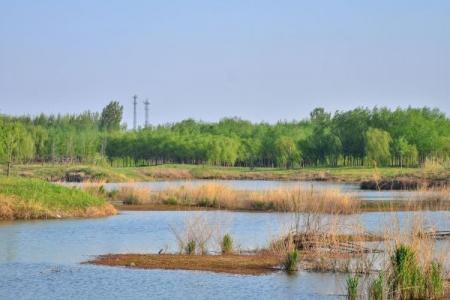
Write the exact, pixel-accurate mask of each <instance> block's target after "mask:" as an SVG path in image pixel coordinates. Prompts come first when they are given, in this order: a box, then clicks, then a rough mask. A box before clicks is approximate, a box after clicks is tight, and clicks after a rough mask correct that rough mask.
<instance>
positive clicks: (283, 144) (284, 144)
mask: <svg viewBox="0 0 450 300" xmlns="http://www.w3.org/2000/svg"><path fill="white" fill-rule="evenodd" d="M275 160H276V163H277V165H278V166H280V167H284V168H288V169H289V168H291V167H293V166H294V164H295V163H297V162H298V161H299V160H300V152H299V150H298V149H297V146H296V144H295V142H294V141H293V140H292V139H291V138H289V137H279V138H278V139H277V140H276V141H275Z"/></svg>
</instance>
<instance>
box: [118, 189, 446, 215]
mask: <svg viewBox="0 0 450 300" xmlns="http://www.w3.org/2000/svg"><path fill="white" fill-rule="evenodd" d="M449 195H450V189H449V188H442V189H439V190H438V189H434V190H432V191H431V192H430V191H424V190H421V191H418V192H416V193H415V196H413V198H412V199H411V200H406V199H405V200H384V201H383V200H371V201H360V200H359V199H358V198H356V197H355V196H354V195H353V194H351V193H346V192H342V191H340V190H338V189H315V190H314V189H310V188H278V189H271V190H265V191H244V190H236V189H233V188H231V187H228V186H226V185H222V184H215V183H208V184H204V185H201V186H190V185H186V186H181V187H169V188H166V189H164V190H161V191H155V192H151V191H150V190H149V189H146V188H139V187H132V186H129V187H126V188H121V189H120V190H119V192H118V193H117V194H116V195H115V196H114V198H113V199H114V200H118V201H123V203H124V204H125V205H124V206H118V208H119V209H124V210H179V209H183V210H189V209H192V208H201V209H225V210H244V211H277V212H299V211H302V212H310V211H314V212H322V213H340V214H352V213H359V212H370V211H418V210H450V201H449Z"/></svg>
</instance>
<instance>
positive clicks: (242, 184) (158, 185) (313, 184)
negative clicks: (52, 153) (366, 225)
mask: <svg viewBox="0 0 450 300" xmlns="http://www.w3.org/2000/svg"><path fill="white" fill-rule="evenodd" d="M208 183H217V184H223V185H226V186H229V187H232V188H234V189H238V190H252V191H261V190H269V189H276V188H294V187H301V188H306V189H338V190H341V191H343V192H348V193H353V194H355V195H356V196H358V197H359V198H360V199H361V200H394V199H395V200H405V199H412V198H414V195H415V194H416V192H414V191H373V190H361V189H360V188H359V184H354V183H337V182H327V181H277V180H213V179H211V180H210V179H195V180H166V181H148V182H133V183H106V184H105V188H106V189H107V190H114V189H118V188H120V187H125V186H135V187H144V188H149V189H150V190H152V191H159V190H163V189H166V188H169V187H180V186H200V185H203V184H208ZM65 184H66V185H69V186H80V185H82V183H65Z"/></svg>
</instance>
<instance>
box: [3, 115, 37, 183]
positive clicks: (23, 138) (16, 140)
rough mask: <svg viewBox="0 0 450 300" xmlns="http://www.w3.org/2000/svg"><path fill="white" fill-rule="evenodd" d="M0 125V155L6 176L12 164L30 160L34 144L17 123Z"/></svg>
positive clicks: (22, 127)
mask: <svg viewBox="0 0 450 300" xmlns="http://www.w3.org/2000/svg"><path fill="white" fill-rule="evenodd" d="M2 123H3V124H0V149H1V150H0V155H1V157H0V158H1V160H3V161H5V162H6V164H7V169H6V175H7V176H9V175H10V173H11V167H12V165H13V163H16V162H20V161H24V160H26V159H31V158H32V157H33V154H34V152H33V150H34V144H33V139H32V137H31V135H30V134H29V133H28V131H27V130H26V129H25V127H24V126H23V125H22V124H21V123H19V122H2Z"/></svg>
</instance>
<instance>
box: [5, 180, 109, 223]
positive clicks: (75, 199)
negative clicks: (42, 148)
mask: <svg viewBox="0 0 450 300" xmlns="http://www.w3.org/2000/svg"><path fill="white" fill-rule="evenodd" d="M115 212H116V210H115V208H114V207H113V206H112V205H111V204H109V203H107V202H106V201H105V200H104V199H102V198H100V197H96V196H94V195H91V194H89V193H86V192H84V191H82V190H80V189H74V188H67V187H63V186H59V185H55V184H52V183H48V182H46V181H42V180H39V179H25V178H19V177H2V176H0V220H15V219H47V218H70V217H100V216H107V215H112V214H115Z"/></svg>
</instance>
